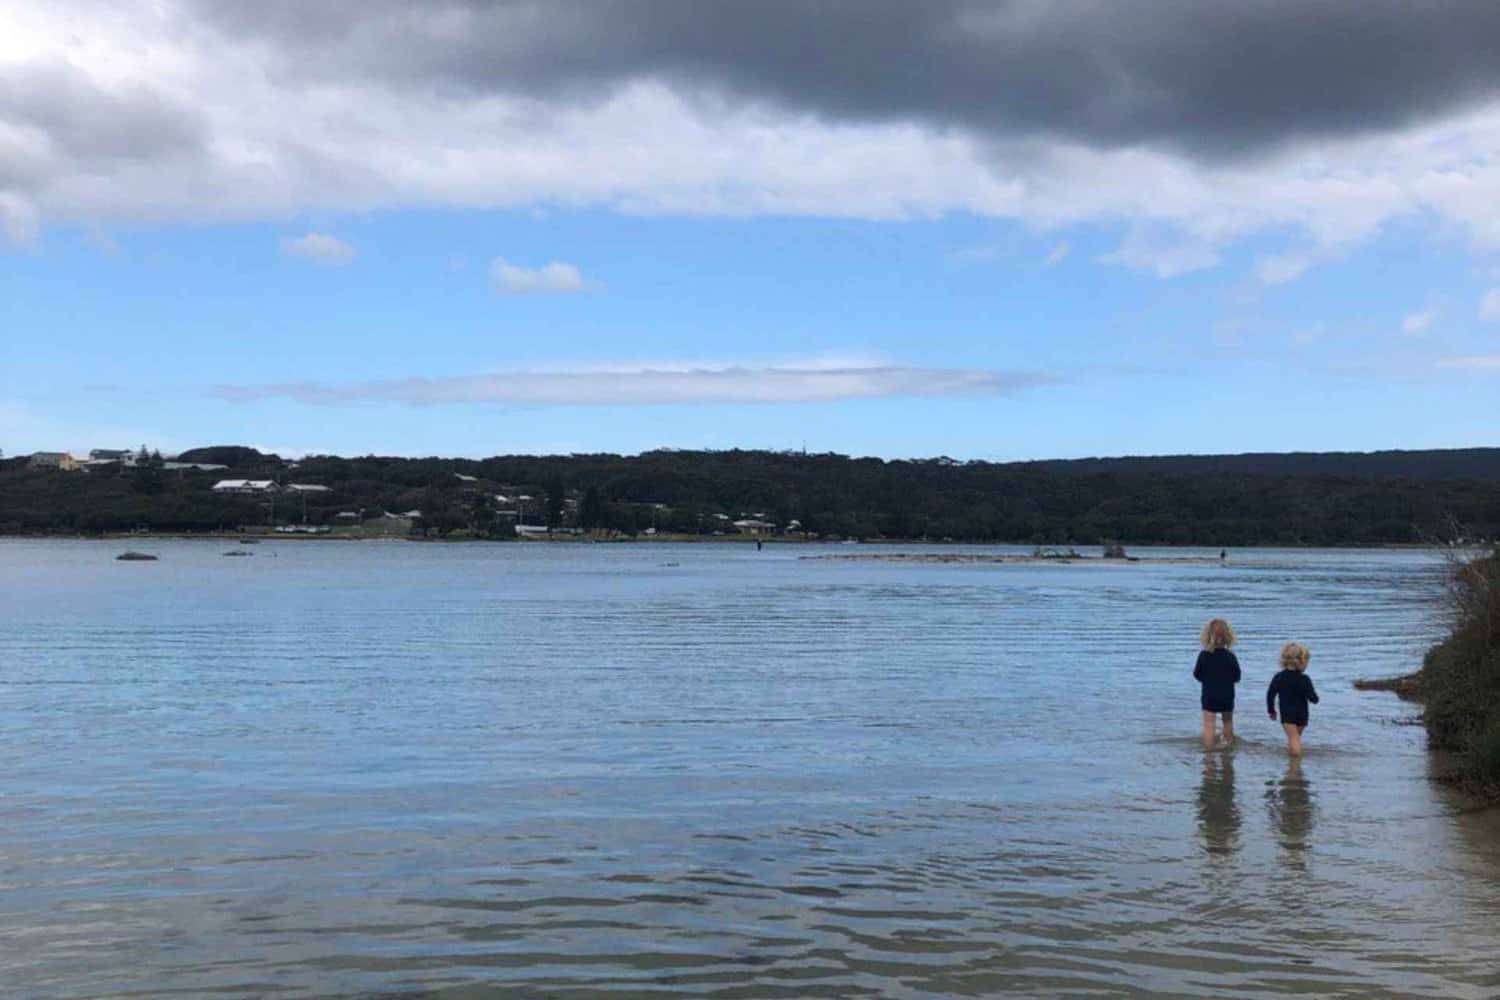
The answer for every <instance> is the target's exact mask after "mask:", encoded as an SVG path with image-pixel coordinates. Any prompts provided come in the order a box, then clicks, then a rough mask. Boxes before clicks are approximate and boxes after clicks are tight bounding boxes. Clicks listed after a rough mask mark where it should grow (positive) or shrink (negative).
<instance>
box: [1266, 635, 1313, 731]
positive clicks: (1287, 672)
mask: <svg viewBox="0 0 1500 1000" xmlns="http://www.w3.org/2000/svg"><path fill="white" fill-rule="evenodd" d="M1311 656H1312V653H1311V652H1310V651H1309V650H1308V648H1307V647H1306V646H1304V645H1302V643H1300V642H1289V643H1287V644H1286V645H1285V646H1282V647H1281V672H1280V673H1279V674H1277V675H1276V676H1275V677H1272V678H1271V686H1270V687H1268V688H1266V711H1267V712H1268V713H1270V716H1271V718H1273V719H1274V718H1276V707H1277V705H1276V703H1277V701H1278V700H1279V701H1280V702H1281V728H1282V729H1284V730H1286V750H1287V753H1289V754H1291V755H1292V756H1293V757H1301V756H1302V730H1304V729H1306V728H1307V705H1308V703H1309V702H1311V703H1312V704H1314V705H1316V704H1317V703H1318V692H1317V690H1316V689H1315V688H1314V687H1313V682H1312V678H1311V677H1308V676H1307V673H1306V670H1307V661H1308V659H1309V658H1310V657H1311Z"/></svg>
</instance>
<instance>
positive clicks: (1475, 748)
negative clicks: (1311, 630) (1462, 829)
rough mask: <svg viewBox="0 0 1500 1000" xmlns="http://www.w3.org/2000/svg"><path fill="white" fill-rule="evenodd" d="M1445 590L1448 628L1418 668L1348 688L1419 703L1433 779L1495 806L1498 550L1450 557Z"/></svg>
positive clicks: (1499, 796)
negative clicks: (1434, 756)
mask: <svg viewBox="0 0 1500 1000" xmlns="http://www.w3.org/2000/svg"><path fill="white" fill-rule="evenodd" d="M1447 589H1448V598H1447V600H1448V615H1449V621H1450V631H1449V633H1448V636H1447V637H1446V638H1444V639H1443V640H1442V641H1441V642H1439V643H1437V644H1436V645H1435V646H1433V647H1432V648H1431V649H1429V650H1428V651H1427V654H1426V656H1424V657H1423V659H1422V668H1421V669H1420V670H1418V671H1417V672H1415V673H1411V674H1405V675H1402V676H1400V677H1387V678H1377V679H1371V680H1359V681H1355V682H1354V686H1355V687H1356V688H1358V689H1359V690H1362V691H1389V692H1392V693H1394V694H1395V695H1396V696H1397V697H1399V698H1401V699H1403V700H1405V701H1410V702H1415V703H1416V704H1418V705H1420V706H1421V708H1422V724H1423V726H1424V727H1425V728H1426V730H1427V743H1428V746H1429V747H1431V748H1432V749H1433V750H1436V751H1439V752H1440V753H1442V754H1443V756H1444V765H1443V770H1442V771H1441V772H1440V774H1439V775H1438V777H1439V780H1442V781H1444V782H1446V783H1449V784H1453V785H1455V786H1458V787H1460V788H1461V789H1463V790H1464V791H1466V792H1468V793H1470V794H1472V795H1474V796H1475V797H1477V798H1479V799H1481V800H1483V801H1485V802H1487V803H1490V804H1500V548H1497V549H1495V550H1494V551H1492V552H1491V553H1490V554H1488V555H1485V556H1480V557H1478V558H1476V559H1473V560H1471V561H1467V562H1465V561H1463V560H1462V559H1460V558H1458V557H1451V558H1450V563H1449V567H1448V588H1447Z"/></svg>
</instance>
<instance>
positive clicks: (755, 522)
mask: <svg viewBox="0 0 1500 1000" xmlns="http://www.w3.org/2000/svg"><path fill="white" fill-rule="evenodd" d="M734 526H735V527H736V528H738V529H740V530H741V531H743V532H744V533H745V534H747V535H765V534H769V533H770V532H772V531H775V530H776V525H774V524H772V523H771V522H770V521H761V520H759V519H757V518H753V517H747V518H745V519H744V520H742V521H736V522H734Z"/></svg>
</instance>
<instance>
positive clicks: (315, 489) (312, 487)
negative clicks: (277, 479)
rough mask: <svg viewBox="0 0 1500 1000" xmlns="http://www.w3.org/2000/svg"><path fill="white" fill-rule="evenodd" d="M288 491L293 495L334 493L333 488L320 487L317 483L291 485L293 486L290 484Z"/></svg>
mask: <svg viewBox="0 0 1500 1000" xmlns="http://www.w3.org/2000/svg"><path fill="white" fill-rule="evenodd" d="M287 490H289V491H290V492H292V493H332V492H333V488H332V487H330V486H321V485H319V484H317V483H291V484H289V485H288V486H287Z"/></svg>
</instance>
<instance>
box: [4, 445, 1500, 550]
mask: <svg viewBox="0 0 1500 1000" xmlns="http://www.w3.org/2000/svg"><path fill="white" fill-rule="evenodd" d="M1450 521H1457V522H1459V523H1463V524H1466V525H1470V526H1472V528H1473V532H1474V534H1473V537H1474V538H1480V539H1486V538H1488V539H1494V538H1500V448H1469V449H1453V450H1434V451H1390V452H1372V453H1323V454H1299V453H1293V454H1244V455H1179V456H1159V457H1131V458H1101V459H1077V460H1062V461H1028V462H982V461H959V460H956V459H952V458H947V457H943V456H939V457H937V458H929V459H913V460H885V459H879V458H854V457H850V456H847V455H838V454H807V453H805V452H775V451H740V450H731V451H672V450H662V451H649V452H643V453H641V454H639V455H630V456H622V455H610V454H580V455H553V456H534V455H519V456H516V455H512V456H497V457H493V458H486V459H447V458H391V457H380V456H374V455H366V456H362V457H353V458H345V457H340V456H335V455H310V456H307V457H304V458H301V459H296V460H287V459H283V458H281V457H280V456H278V455H274V454H267V453H263V452H260V451H257V450H256V449H253V448H247V447H242V446H235V445H225V446H214V447H207V448H195V449H190V450H189V451H185V452H183V453H181V454H179V455H176V456H172V457H171V458H164V457H163V456H161V455H160V454H158V453H156V452H153V451H150V450H149V449H147V448H145V447H142V448H141V449H140V450H139V451H137V452H126V451H120V450H116V449H97V450H96V451H95V452H92V453H91V457H90V458H89V459H87V460H75V459H72V458H71V456H67V455H64V454H62V453H51V452H39V453H37V454H35V455H30V456H21V457H12V458H7V459H3V460H0V535H21V536H78V535H83V536H91V537H106V536H116V535H132V536H139V535H146V536H150V537H155V536H163V535H167V536H194V535H217V534H224V533H230V532H237V531H242V530H243V531H259V532H276V533H277V537H295V536H296V535H298V534H317V535H320V536H322V537H340V538H348V537H377V538H391V537H398V536H399V537H408V536H409V537H416V538H424V539H460V538H476V539H477V538H484V539H496V540H499V539H508V538H513V537H516V536H518V535H526V536H531V535H537V534H544V535H545V534H547V533H548V532H549V531H550V532H551V533H552V537H551V538H550V539H549V540H553V541H555V540H558V539H557V535H559V534H561V533H569V534H577V535H582V536H587V537H588V538H589V539H590V540H594V541H605V540H617V539H624V538H630V539H634V540H642V539H651V538H654V539H656V540H688V539H697V538H703V539H705V540H708V539H723V540H729V539H745V538H746V537H747V536H748V538H749V539H750V540H757V539H758V540H763V541H764V540H769V539H770V538H775V539H777V540H778V541H780V540H804V539H805V540H819V541H864V542H880V541H894V542H918V541H920V542H931V543H948V542H954V543H961V542H974V543H984V544H1017V545H1027V546H1046V547H1056V548H1066V547H1070V546H1072V547H1079V548H1085V547H1089V548H1091V547H1094V546H1102V545H1106V544H1108V543H1109V542H1111V541H1115V540H1119V541H1123V542H1124V543H1126V544H1128V545H1130V546H1132V547H1135V546H1146V545H1175V546H1204V547H1210V546H1211V547H1213V548H1215V549H1218V548H1222V547H1234V548H1247V547H1258V546H1291V547H1329V546H1379V545H1393V544H1417V543H1422V542H1423V541H1425V540H1427V539H1430V538H1432V537H1435V536H1437V535H1440V534H1441V532H1442V529H1443V527H1444V526H1445V525H1446V524H1447V523H1449V522H1450Z"/></svg>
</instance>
